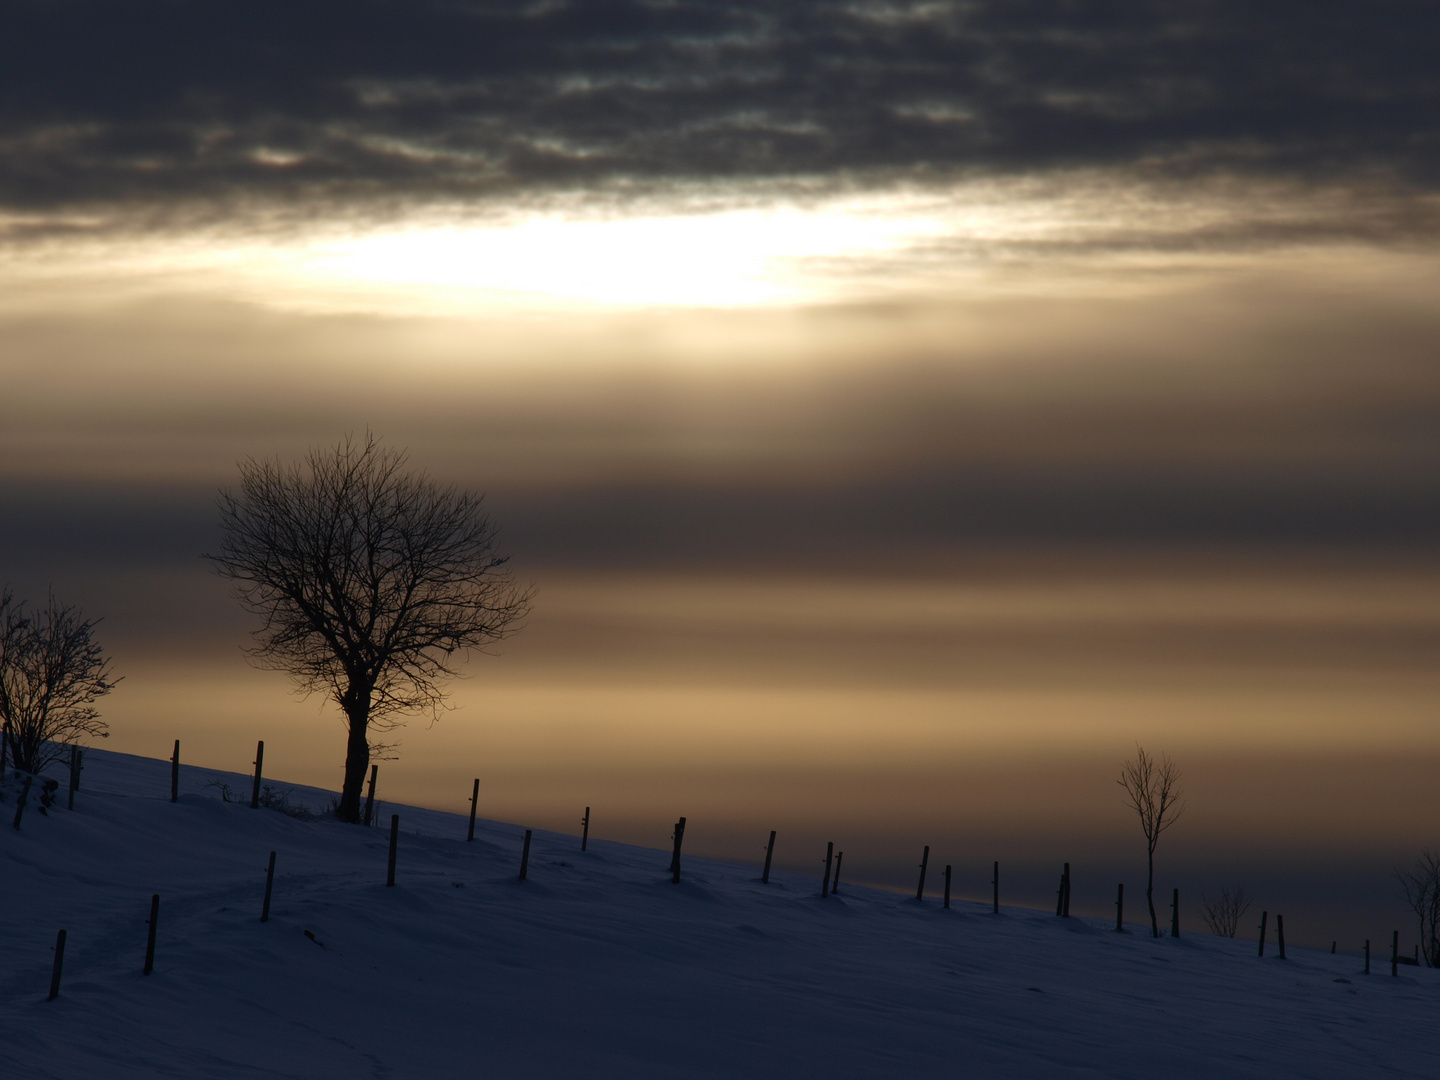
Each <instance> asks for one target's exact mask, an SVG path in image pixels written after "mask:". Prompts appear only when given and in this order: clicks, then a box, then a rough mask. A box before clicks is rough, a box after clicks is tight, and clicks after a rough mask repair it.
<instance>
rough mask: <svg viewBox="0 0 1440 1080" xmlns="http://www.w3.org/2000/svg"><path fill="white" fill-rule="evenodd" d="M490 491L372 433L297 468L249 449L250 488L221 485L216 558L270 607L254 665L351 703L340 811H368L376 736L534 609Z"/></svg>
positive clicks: (433, 701) (350, 816) (259, 607)
mask: <svg viewBox="0 0 1440 1080" xmlns="http://www.w3.org/2000/svg"><path fill="white" fill-rule="evenodd" d="M483 498H484V496H482V495H478V494H474V493H471V492H465V491H459V490H457V489H456V488H455V487H454V486H453V485H452V486H444V485H441V484H439V483H437V482H435V481H434V480H431V479H429V478H428V477H426V476H424V475H423V474H419V473H415V472H413V471H410V470H409V469H407V468H406V456H405V454H404V453H403V452H401V451H396V450H389V449H382V448H381V447H380V445H379V442H378V440H377V439H376V438H375V437H374V436H373V435H371V434H369V433H367V434H366V436H365V438H364V439H363V440H357V439H354V438H350V437H347V438H345V439H344V440H343V441H342V442H341V443H339V444H338V445H337V446H336V447H334V448H333V449H323V450H322V449H318V448H317V449H314V450H311V451H310V453H309V454H308V455H307V456H306V458H305V460H304V462H303V463H300V464H297V465H293V466H290V467H284V466H282V465H281V464H280V462H279V461H278V460H266V461H257V460H255V459H253V458H247V459H246V460H245V461H243V462H241V463H240V488H239V491H238V492H236V491H230V490H226V491H222V492H221V494H220V524H221V528H222V529H223V533H224V538H223V539H222V541H221V545H220V553H219V554H218V555H207V556H205V557H206V558H208V559H209V560H210V561H211V562H213V563H214V564H215V567H216V570H217V571H218V572H219V573H220V575H221V576H222V577H225V578H228V579H230V580H231V581H232V582H234V585H235V595H236V597H237V598H238V599H239V600H240V603H241V604H242V605H244V607H245V608H246V609H247V610H248V611H251V612H253V613H255V614H256V615H259V616H260V618H261V619H262V625H261V627H260V629H258V630H256V631H255V641H256V644H255V646H254V648H252V649H250V650H249V651H248V654H249V656H250V657H251V660H252V662H254V663H256V664H257V665H259V666H261V667H268V668H274V669H278V670H283V671H287V672H289V673H290V675H291V676H292V677H293V678H294V679H295V681H296V683H297V684H298V686H299V688H300V690H301V691H302V692H303V693H306V694H310V693H316V692H323V693H325V694H328V695H329V696H330V697H331V698H332V699H333V700H334V701H335V703H336V704H338V705H339V706H340V709H341V711H342V712H343V713H344V714H345V721H346V724H347V727H348V729H349V737H348V741H347V745H346V753H345V779H344V784H343V786H342V788H341V795H340V805H339V807H338V808H337V811H336V812H337V815H338V816H339V817H340V819H341V820H342V821H351V822H354V821H359V819H360V792H361V787H362V785H363V783H364V779H365V774H366V772H367V770H368V769H369V765H370V757H371V752H372V749H374V748H375V744H373V743H372V741H371V737H372V734H373V733H375V732H384V731H387V730H391V729H393V728H394V727H395V726H397V725H398V724H401V723H403V722H404V720H403V714H405V713H409V712H417V711H427V710H428V711H429V712H431V713H432V714H438V711H439V709H440V707H441V706H442V704H443V702H444V699H445V691H444V689H443V683H444V682H445V680H447V679H448V678H451V677H454V676H456V675H458V674H459V672H458V670H457V657H464V656H467V655H468V654H469V653H470V652H471V651H474V650H482V651H483V650H484V649H485V648H486V646H488V645H490V644H492V643H493V642H496V641H498V640H500V639H501V638H504V637H506V636H508V635H510V634H512V633H514V632H515V631H516V630H518V629H519V627H520V623H521V621H522V620H523V618H524V616H525V615H526V614H527V613H528V611H529V606H530V599H531V591H530V590H529V589H526V588H522V587H520V586H518V585H517V584H516V583H515V581H514V579H513V577H512V576H511V574H510V572H509V570H508V569H507V568H506V562H507V560H508V557H507V556H503V555H500V554H498V553H497V542H498V530H497V528H496V526H495V525H494V524H493V523H492V522H491V520H490V517H489V515H488V514H487V513H486V512H485V511H484V509H483V507H482V501H483Z"/></svg>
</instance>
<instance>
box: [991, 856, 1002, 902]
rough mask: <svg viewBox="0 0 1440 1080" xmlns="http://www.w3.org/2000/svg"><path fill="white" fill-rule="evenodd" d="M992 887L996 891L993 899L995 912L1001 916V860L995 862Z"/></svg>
mask: <svg viewBox="0 0 1440 1080" xmlns="http://www.w3.org/2000/svg"><path fill="white" fill-rule="evenodd" d="M990 885H991V887H992V888H993V889H994V890H995V893H994V899H993V904H994V908H993V910H994V912H995V914H996V915H999V914H1000V860H999V859H996V860H995V876H994V877H992V878H991V879H990Z"/></svg>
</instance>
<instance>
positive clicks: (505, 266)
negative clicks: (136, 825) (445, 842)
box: [0, 0, 1440, 944]
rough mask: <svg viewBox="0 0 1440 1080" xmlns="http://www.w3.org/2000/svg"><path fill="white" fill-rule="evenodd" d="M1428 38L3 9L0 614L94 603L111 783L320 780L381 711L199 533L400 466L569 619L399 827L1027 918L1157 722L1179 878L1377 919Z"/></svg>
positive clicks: (1420, 833)
mask: <svg viewBox="0 0 1440 1080" xmlns="http://www.w3.org/2000/svg"><path fill="white" fill-rule="evenodd" d="M1437 36H1440V12H1437V11H1436V9H1435V7H1434V6H1433V5H1429V4H1424V3H1408V2H1393V3H1387V2H1380V3H1366V4H1351V3H1339V4H1329V5H1324V6H1321V7H1317V6H1316V5H1313V4H1301V3H1284V2H1257V3H1248V4H1244V5H1236V4H1222V3H1207V2H1195V3H1183V2H1178V3H1177V2H1167V3H1140V2H1125V3H1120V2H1115V3H1048V4H1038V3H1025V2H1013V0H1010V2H1004V3H1000V2H994V3H986V2H975V3H915V4H903V3H893V4H890V3H837V4H831V3H821V2H810V3H773V2H772V3H765V4H759V3H756V4H738V3H736V4H725V3H713V4H703V5H702V4H691V3H650V4H641V3H603V2H601V3H596V2H586V3H563V2H553V3H551V2H539V3H523V4H518V3H517V4H511V3H486V4H469V3H461V2H447V3H423V2H410V3H404V4H388V3H345V4H339V3H324V2H308V0H307V2H304V3H283V4H281V3H266V2H258V3H257V2H245V3H239V2H235V3H228V2H223V0H222V2H213V3H205V4H194V3H182V2H169V3H135V2H129V3H125V4H115V3H99V2H94V3H68V2H64V0H49V2H44V3H39V2H35V3H31V2H25V0H17V2H13V3H9V4H7V5H5V7H4V9H3V10H0V373H3V386H0V560H3V562H0V568H3V572H0V577H3V578H4V579H5V580H8V581H10V582H11V583H12V586H13V587H14V588H15V589H16V590H17V591H18V592H20V593H21V594H22V595H29V596H37V595H41V594H43V592H44V590H45V589H46V588H47V587H50V586H53V587H54V589H55V591H56V593H57V594H58V595H60V596H61V597H62V599H67V600H70V601H73V602H76V603H79V604H80V605H81V606H82V607H83V608H84V609H85V610H86V612H87V613H90V614H93V615H98V616H103V617H104V619H105V622H104V623H103V624H102V627H103V629H104V633H105V636H104V638H103V640H104V643H105V644H106V646H107V648H108V649H109V650H110V651H111V652H113V654H114V656H115V658H116V669H117V671H118V672H119V673H120V674H122V675H125V676H126V680H125V682H123V683H122V684H121V685H120V687H119V688H118V689H117V690H116V691H115V693H114V694H113V695H112V697H111V698H109V699H107V701H106V703H105V713H106V716H107V718H108V719H109V720H110V722H111V726H112V730H113V737H112V739H111V742H110V745H112V746H114V748H116V749H122V750H129V751H131V752H136V753H154V754H157V755H163V754H168V752H169V748H170V745H171V741H172V740H173V739H174V738H176V737H181V738H182V739H184V740H185V741H186V746H187V748H188V747H192V746H193V747H194V751H193V752H194V753H195V754H196V755H197V761H201V760H202V759H203V761H202V763H204V764H206V765H210V766H214V767H236V768H244V767H246V763H247V762H248V761H249V760H250V759H251V756H252V747H253V741H254V739H256V738H260V737H264V738H266V740H267V756H266V760H267V762H274V763H275V764H274V768H276V769H279V770H281V771H282V772H284V773H286V774H287V775H288V776H289V777H290V778H293V779H295V780H297V781H307V782H314V783H333V782H334V781H335V780H336V779H337V778H338V771H339V770H338V767H339V764H340V755H341V749H342V741H341V736H340V732H339V727H338V724H337V722H336V718H335V715H334V710H333V709H329V710H327V708H326V707H325V706H324V704H323V703H321V702H319V701H317V700H314V699H311V700H309V701H298V700H296V699H295V698H294V697H293V695H291V694H290V692H289V689H288V687H287V684H286V683H285V680H284V678H283V676H280V675H277V674H275V673H272V672H257V671H254V670H253V669H250V668H248V667H247V666H246V664H245V662H244V660H243V657H242V655H241V652H240V650H241V648H242V647H243V645H244V644H245V642H246V640H247V638H246V635H247V633H248V631H249V629H251V627H250V626H249V624H248V623H247V622H246V620H245V617H244V616H243V614H242V613H241V612H239V610H238V608H237V606H236V605H235V604H234V602H233V601H231V600H230V599H229V598H228V597H227V596H226V593H225V589H224V587H223V584H222V583H220V582H219V581H217V580H215V579H214V577H213V576H212V575H209V574H208V573H207V570H206V567H205V565H204V564H203V563H202V562H201V560H200V558H199V555H200V554H201V553H203V552H206V551H209V550H213V549H214V547H215V545H216V542H217V534H216V527H217V526H216V513H215V495H216V492H217V490H218V489H219V488H221V487H223V486H225V485H227V484H233V483H234V482H235V480H236V477H237V476H238V472H237V469H236V463H237V462H238V461H239V460H241V459H243V458H245V457H247V456H254V457H268V456H279V457H281V458H282V459H286V460H290V459H294V458H296V457H298V456H300V455H301V454H303V453H304V452H305V450H306V449H307V448H309V447H312V446H320V445H327V444H333V443H335V442H336V441H337V440H339V439H340V438H341V437H342V436H343V435H344V434H346V433H347V432H359V431H364V430H366V429H370V430H373V431H375V432H376V433H377V434H379V435H380V436H381V437H382V438H383V439H385V440H386V443H387V444H388V445H394V446H399V447H404V448H407V449H408V451H409V454H410V461H411V463H412V464H413V465H414V466H415V467H416V468H417V469H423V470H424V471H426V472H428V473H430V474H431V475H434V476H436V477H438V478H440V479H442V480H444V481H446V482H454V483H457V484H460V485H463V486H465V487H468V488H473V489H476V490H481V491H484V492H486V493H487V505H488V506H489V507H490V509H491V511H492V513H493V514H494V515H495V518H496V520H497V521H498V522H499V524H500V526H501V529H502V536H503V539H504V543H505V545H506V546H507V548H508V550H509V551H510V552H511V553H512V554H513V556H514V566H515V567H516V569H517V573H518V574H519V576H521V577H522V578H523V579H524V580H526V581H529V582H533V583H534V585H535V587H536V590H537V599H536V603H535V608H534V612H533V615H532V617H531V620H530V624H529V626H527V628H526V630H525V631H524V632H523V633H522V634H520V635H519V636H517V637H516V638H514V639H513V640H512V641H509V642H507V643H505V646H504V648H503V650H501V653H500V655H498V656H492V657H480V658H476V659H475V661H474V662H473V664H472V665H471V666H470V668H468V669H467V672H468V673H469V676H470V677H468V678H466V679H465V680H463V681H462V682H460V683H459V684H457V686H456V688H455V693H454V697H453V699H452V703H453V704H455V705H456V706H457V708H456V709H455V711H453V712H450V713H447V714H445V715H444V716H443V717H442V719H441V720H440V722H439V723H438V724H433V725H432V724H430V723H429V722H428V721H426V720H419V721H417V722H415V723H413V724H412V725H411V727H410V728H409V729H407V732H406V733H405V735H404V743H403V746H402V747H401V751H400V757H399V758H398V760H396V761H394V762H386V763H385V764H384V765H383V766H382V773H383V779H382V787H383V786H386V785H388V790H389V792H390V793H391V794H392V795H393V797H395V798H397V799H398V798H402V797H404V798H407V799H410V800H412V801H419V802H423V803H425V804H426V805H434V806H441V807H445V808H454V807H458V806H459V805H460V804H461V803H463V800H464V798H465V797H466V796H468V793H469V780H470V779H471V778H472V776H474V775H476V774H479V775H481V776H482V777H483V787H484V791H485V794H484V796H483V799H485V800H488V801H487V802H483V803H482V808H483V809H484V810H485V812H487V813H489V814H490V815H491V816H493V817H500V818H502V819H505V820H518V818H519V817H520V816H522V815H528V817H529V819H530V820H531V821H532V822H533V823H534V824H536V825H545V826H547V827H562V826H564V827H573V826H574V824H576V823H578V816H579V813H580V810H581V808H582V807H583V806H584V805H586V804H594V805H595V806H596V808H597V819H596V820H597V827H598V823H599V822H600V821H601V820H603V819H606V816H607V815H606V813H602V812H601V807H602V806H603V807H606V808H608V810H607V812H608V820H609V821H611V822H613V826H611V828H612V835H614V836H615V837H616V838H617V839H626V840H635V841H639V842H654V843H656V844H657V845H659V844H663V843H664V842H665V839H666V835H667V830H668V826H669V823H670V822H672V821H673V820H674V818H675V817H676V816H678V815H679V814H681V813H687V807H688V808H689V813H688V816H689V818H690V820H691V823H692V824H691V827H690V832H689V833H687V835H688V836H690V837H691V842H695V843H699V844H701V845H702V846H704V847H706V848H707V850H708V851H709V852H710V853H714V854H718V855H724V856H727V857H736V858H749V857H751V856H752V855H753V854H754V852H752V851H751V850H750V849H751V848H752V847H755V846H756V845H758V844H759V843H760V842H762V841H763V838H764V835H765V830H768V829H769V828H784V829H786V830H788V831H787V832H786V834H785V835H787V836H791V835H793V836H795V837H796V838H797V839H796V848H795V850H796V851H797V852H798V851H801V850H803V849H804V848H805V845H806V844H809V845H811V846H815V845H819V844H823V841H825V840H827V839H835V838H837V837H836V836H832V835H831V834H832V833H838V834H843V835H850V836H852V837H853V838H854V840H853V843H852V845H851V847H852V850H853V852H854V856H853V858H852V860H851V861H847V864H846V865H847V867H849V866H851V865H853V866H854V867H855V873H856V874H857V875H868V876H869V877H870V878H871V879H873V880H875V881H876V882H878V883H881V884H885V883H893V882H898V881H900V880H902V879H904V878H906V877H907V876H908V875H909V873H910V872H911V871H910V869H909V865H910V863H911V862H913V858H912V856H911V855H910V853H909V847H912V846H917V845H918V844H920V843H924V842H928V841H925V840H923V839H922V837H925V836H932V835H933V836H934V837H935V840H934V842H935V844H936V846H937V851H938V849H939V848H940V847H942V846H944V845H949V846H950V848H951V849H953V850H954V851H955V853H956V854H955V858H956V860H957V863H958V862H959V861H960V860H962V859H964V860H968V861H967V862H966V863H965V865H970V864H974V865H975V866H976V867H979V866H987V867H988V863H989V861H990V860H991V859H993V858H995V857H999V856H1000V853H1001V852H1002V851H1004V852H1009V853H1011V854H1012V856H1013V858H1014V859H1015V860H1016V861H1017V864H1018V865H1020V866H1021V867H1022V869H1021V870H1020V871H1019V872H1020V873H1021V874H1032V873H1033V878H1034V885H1033V892H1034V895H1035V897H1036V901H1035V902H1037V903H1043V902H1044V897H1045V895H1046V891H1047V890H1049V889H1050V888H1052V887H1053V883H1052V882H1050V880H1049V879H1050V877H1051V876H1053V875H1052V869H1054V868H1058V865H1059V863H1060V862H1061V861H1062V860H1065V859H1070V860H1071V861H1073V862H1075V863H1076V865H1077V867H1079V866H1081V865H1082V862H1084V863H1086V864H1087V865H1088V866H1091V867H1094V868H1095V869H1094V872H1093V876H1092V877H1091V878H1089V879H1087V878H1085V877H1083V876H1081V877H1080V878H1079V879H1077V888H1076V899H1077V902H1080V903H1081V904H1082V905H1083V903H1092V902H1093V905H1094V906H1095V907H1096V908H1097V911H1099V910H1101V909H1103V905H1104V903H1105V902H1107V901H1105V900H1104V899H1102V898H1103V897H1108V896H1110V895H1112V893H1111V890H1113V882H1112V880H1111V878H1113V877H1115V876H1117V875H1129V876H1130V877H1131V880H1134V874H1135V859H1134V855H1135V853H1136V849H1137V848H1138V846H1139V845H1138V842H1137V840H1136V836H1132V835H1131V833H1132V832H1134V833H1137V834H1138V830H1136V829H1135V828H1134V826H1133V823H1132V822H1129V821H1128V820H1127V819H1126V818H1125V816H1124V809H1123V806H1121V805H1120V804H1119V801H1118V789H1116V788H1115V787H1114V784H1113V781H1114V778H1115V775H1117V774H1118V762H1119V760H1120V759H1121V758H1122V757H1124V756H1125V755H1126V754H1127V753H1130V752H1133V748H1134V745H1135V744H1136V743H1137V742H1139V743H1142V744H1143V745H1145V746H1146V747H1147V748H1148V749H1150V750H1152V751H1156V752H1168V753H1170V754H1172V755H1173V756H1175V757H1176V758H1177V760H1180V761H1181V764H1182V766H1184V767H1185V768H1186V769H1187V770H1188V775H1189V777H1190V782H1191V796H1190V806H1189V809H1188V810H1187V818H1186V821H1185V824H1184V825H1183V826H1177V829H1176V831H1175V832H1174V833H1173V837H1174V839H1173V843H1174V844H1175V845H1176V853H1177V855H1176V864H1175V865H1174V867H1173V869H1172V870H1171V871H1169V872H1171V873H1172V874H1174V875H1179V876H1178V877H1177V880H1180V881H1183V882H1184V883H1185V885H1186V887H1187V895H1188V891H1189V890H1190V889H1191V888H1192V886H1193V889H1194V891H1197V892H1198V891H1199V890H1200V889H1202V888H1208V889H1211V890H1212V891H1213V890H1214V889H1216V888H1218V886H1219V885H1220V884H1222V883H1223V882H1224V881H1226V880H1231V879H1233V881H1232V883H1234V882H1240V881H1247V882H1250V883H1251V886H1252V888H1255V889H1259V890H1261V891H1264V890H1266V889H1268V890H1271V892H1273V893H1274V894H1275V897H1276V899H1277V900H1280V899H1283V900H1285V902H1287V903H1289V904H1290V905H1291V906H1290V908H1289V910H1292V911H1295V912H1297V919H1299V915H1298V913H1299V912H1300V911H1302V910H1305V911H1306V912H1307V915H1306V918H1308V919H1309V920H1310V925H1311V926H1312V927H1313V928H1314V929H1313V932H1312V934H1311V936H1313V937H1315V938H1316V940H1319V939H1320V937H1322V936H1325V935H1329V936H1340V935H1342V934H1343V933H1349V934H1350V936H1351V937H1355V936H1356V935H1357V934H1359V930H1358V929H1355V927H1357V926H1358V925H1359V923H1360V922H1361V921H1362V920H1363V919H1365V918H1371V919H1373V920H1375V921H1377V924H1378V921H1380V920H1386V919H1398V917H1399V916H1398V915H1396V914H1395V908H1396V897H1395V887H1394V885H1393V883H1392V881H1391V871H1392V869H1393V867H1394V865H1395V864H1396V863H1403V862H1405V861H1408V860H1410V859H1412V858H1413V857H1414V856H1415V855H1418V853H1419V850H1420V848H1421V847H1422V846H1424V845H1426V844H1428V845H1430V846H1432V847H1433V846H1437V845H1440V837H1435V836H1434V834H1433V830H1429V828H1428V825H1427V822H1433V821H1434V820H1435V811H1436V810H1437V809H1440V805H1437V803H1440V796H1437V795H1436V793H1435V791H1434V788H1433V783H1431V782H1430V781H1429V779H1428V777H1429V776H1430V775H1433V769H1434V766H1435V765H1436V764H1440V717H1437V703H1440V697H1437V692H1440V677H1437V676H1436V675H1435V673H1434V669H1435V664H1434V656H1435V651H1436V645H1437V644H1440V559H1437V555H1436V541H1437V539H1440V502H1437V495H1440V481H1437V476H1440V470H1437V465H1440V366H1437V364H1436V346H1435V343H1436V341H1437V340H1440V245H1437V233H1440V136H1437V126H1436V124H1435V121H1434V117H1435V116H1437V115H1440V100H1437V99H1440V79H1437V77H1436V76H1435V74H1434V71H1433V67H1434V65H1433V56H1432V55H1431V54H1432V52H1433V48H1432V46H1431V43H1432V42H1433V41H1434V40H1435V39H1436V38H1437ZM187 752H189V751H188V750H187ZM572 819H576V820H575V821H574V822H572ZM767 822H768V824H767ZM647 830H650V831H655V832H656V835H655V836H654V837H651V836H650V832H649V831H647ZM751 833H754V834H755V836H757V837H758V838H759V839H755V840H754V842H753V843H752V842H751ZM942 838H943V839H942ZM842 846H843V845H842ZM1142 854H1143V852H1142ZM817 857H818V856H817ZM787 858H789V856H787ZM806 858H808V856H807V857H806ZM794 859H795V860H798V861H796V862H795V865H796V866H797V867H798V866H800V865H802V863H803V864H804V865H808V862H805V860H804V859H802V857H801V856H800V855H799V854H797V855H795V856H794ZM1052 864H1054V865H1053V867H1052ZM867 868H868V869H867ZM975 876H976V878H977V884H976V886H975V890H974V891H976V892H977V894H978V893H983V891H984V886H983V882H980V878H981V876H982V875H980V872H979V871H978V870H977V871H976V874H975ZM986 880H988V877H987V878H986ZM1092 881H1093V882H1094V884H1093V890H1094V897H1093V898H1091V897H1090V895H1089V893H1088V892H1087V891H1086V890H1087V889H1090V888H1091V885H1090V884H1088V883H1087V882H1092ZM1287 890H1288V891H1287ZM1307 904H1308V905H1309V907H1308V908H1306V907H1305V906H1304V905H1307ZM1327 920H1328V921H1327ZM1297 925H1304V919H1300V920H1299V922H1298V923H1297ZM1366 925H1367V926H1368V925H1369V924H1366ZM1386 926H1388V923H1386ZM1384 928H1385V927H1383V926H1382V927H1379V928H1378V929H1377V931H1376V933H1374V934H1369V935H1368V936H1379V930H1383V929H1384ZM1301 932H1302V934H1303V932H1304V931H1303V930H1302V931H1301ZM1367 933H1368V931H1367ZM1361 936H1364V935H1361ZM1352 944H1353V943H1352Z"/></svg>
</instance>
